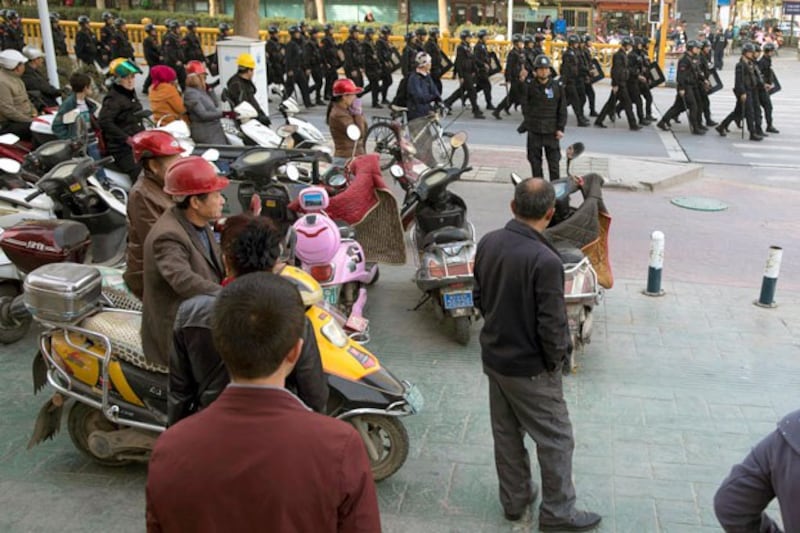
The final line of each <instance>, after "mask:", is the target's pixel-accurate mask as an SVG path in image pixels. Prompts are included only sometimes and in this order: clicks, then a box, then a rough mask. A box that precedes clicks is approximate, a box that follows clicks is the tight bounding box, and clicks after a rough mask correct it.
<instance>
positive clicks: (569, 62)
mask: <svg viewBox="0 0 800 533" xmlns="http://www.w3.org/2000/svg"><path fill="white" fill-rule="evenodd" d="M577 52H578V51H577V50H575V49H574V48H572V47H570V48H567V49H566V50H564V55H563V56H562V58H561V79H562V80H563V82H564V84H565V85H575V84H576V83H578V75H579V74H580V65H579V62H580V60H579V59H578V53H577Z"/></svg>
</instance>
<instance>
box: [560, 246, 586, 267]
mask: <svg viewBox="0 0 800 533" xmlns="http://www.w3.org/2000/svg"><path fill="white" fill-rule="evenodd" d="M556 251H557V252H558V255H559V256H561V262H562V263H564V264H570V263H580V262H581V261H582V260H583V258H584V257H585V256H584V255H583V252H581V251H580V249H579V248H575V247H574V246H566V245H556Z"/></svg>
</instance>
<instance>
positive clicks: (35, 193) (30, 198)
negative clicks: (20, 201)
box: [25, 190, 44, 203]
mask: <svg viewBox="0 0 800 533" xmlns="http://www.w3.org/2000/svg"><path fill="white" fill-rule="evenodd" d="M43 193H44V191H42V190H37V191H36V192H32V193H31V194H29V195H28V196H26V197H25V201H26V202H29V203H30V201H31V200H33V199H35V198H36V197H37V196H39V195H40V194H43Z"/></svg>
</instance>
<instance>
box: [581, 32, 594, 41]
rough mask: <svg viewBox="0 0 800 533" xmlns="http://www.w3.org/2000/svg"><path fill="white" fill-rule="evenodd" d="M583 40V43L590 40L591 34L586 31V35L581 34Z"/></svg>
mask: <svg viewBox="0 0 800 533" xmlns="http://www.w3.org/2000/svg"><path fill="white" fill-rule="evenodd" d="M583 42H584V43H590V42H592V36H591V35H589V34H588V33H587V34H586V35H584V36H583Z"/></svg>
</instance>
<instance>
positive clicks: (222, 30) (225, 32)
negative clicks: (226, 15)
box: [217, 22, 231, 42]
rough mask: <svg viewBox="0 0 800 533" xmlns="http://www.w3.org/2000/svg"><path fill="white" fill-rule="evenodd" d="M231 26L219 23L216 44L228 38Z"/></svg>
mask: <svg viewBox="0 0 800 533" xmlns="http://www.w3.org/2000/svg"><path fill="white" fill-rule="evenodd" d="M230 33H231V25H230V24H228V23H227V22H220V23H219V26H217V42H220V41H227V40H228V37H230Z"/></svg>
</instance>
